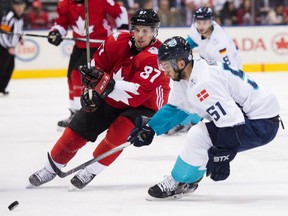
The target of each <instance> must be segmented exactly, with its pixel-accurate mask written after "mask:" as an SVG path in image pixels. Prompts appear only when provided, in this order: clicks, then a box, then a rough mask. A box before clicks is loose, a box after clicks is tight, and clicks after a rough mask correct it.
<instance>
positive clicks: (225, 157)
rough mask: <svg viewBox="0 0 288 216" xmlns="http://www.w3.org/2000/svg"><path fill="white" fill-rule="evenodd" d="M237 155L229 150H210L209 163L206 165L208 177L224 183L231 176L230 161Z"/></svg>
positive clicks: (214, 148)
mask: <svg viewBox="0 0 288 216" xmlns="http://www.w3.org/2000/svg"><path fill="white" fill-rule="evenodd" d="M235 156H236V153H234V152H232V151H231V150H228V149H220V148H216V147H212V148H210V149H209V150H208V157H209V160H208V163H207V165H206V168H207V170H206V176H207V177H208V176H210V178H211V179H212V180H214V181H222V180H225V179H226V178H228V176H229V175H230V161H232V160H233V159H234V157H235Z"/></svg>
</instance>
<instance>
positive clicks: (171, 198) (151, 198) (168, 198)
mask: <svg viewBox="0 0 288 216" xmlns="http://www.w3.org/2000/svg"><path fill="white" fill-rule="evenodd" d="M182 197H183V194H176V195H173V196H169V197H166V198H156V197H152V196H150V195H148V196H147V197H145V200H147V201H169V200H179V199H181V198H182Z"/></svg>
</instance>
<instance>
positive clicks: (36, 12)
mask: <svg viewBox="0 0 288 216" xmlns="http://www.w3.org/2000/svg"><path fill="white" fill-rule="evenodd" d="M25 18H26V20H27V21H26V23H27V27H28V28H29V29H49V28H50V26H49V18H48V13H47V12H46V11H45V10H43V8H42V3H41V1H40V0H34V2H33V3H32V9H31V10H30V11H28V13H27V15H26V17H25Z"/></svg>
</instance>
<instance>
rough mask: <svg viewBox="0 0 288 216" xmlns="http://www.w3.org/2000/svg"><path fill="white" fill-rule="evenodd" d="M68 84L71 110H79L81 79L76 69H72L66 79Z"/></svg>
mask: <svg viewBox="0 0 288 216" xmlns="http://www.w3.org/2000/svg"><path fill="white" fill-rule="evenodd" d="M68 86H69V99H70V104H71V109H72V110H73V111H76V110H79V109H80V108H81V103H80V97H81V93H82V92H81V88H82V81H81V74H80V72H79V71H78V70H76V69H74V70H72V72H71V77H70V79H68Z"/></svg>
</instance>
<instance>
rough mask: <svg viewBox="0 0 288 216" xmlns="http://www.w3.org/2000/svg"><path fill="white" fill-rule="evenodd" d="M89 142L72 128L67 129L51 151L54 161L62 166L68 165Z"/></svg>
mask: <svg viewBox="0 0 288 216" xmlns="http://www.w3.org/2000/svg"><path fill="white" fill-rule="evenodd" d="M87 142H88V140H86V139H84V138H82V137H81V136H79V135H78V134H76V133H75V132H73V131H72V130H71V129H70V128H66V129H65V131H64V133H63V134H62V136H61V137H60V138H59V140H58V141H57V143H56V144H55V145H54V147H53V148H52V150H51V157H52V159H53V160H54V161H55V162H57V163H60V164H67V163H68V162H69V161H70V160H71V159H72V158H73V157H74V156H75V155H76V153H77V151H78V150H79V149H80V148H81V147H83V146H84V145H85V144H86V143H87Z"/></svg>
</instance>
